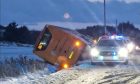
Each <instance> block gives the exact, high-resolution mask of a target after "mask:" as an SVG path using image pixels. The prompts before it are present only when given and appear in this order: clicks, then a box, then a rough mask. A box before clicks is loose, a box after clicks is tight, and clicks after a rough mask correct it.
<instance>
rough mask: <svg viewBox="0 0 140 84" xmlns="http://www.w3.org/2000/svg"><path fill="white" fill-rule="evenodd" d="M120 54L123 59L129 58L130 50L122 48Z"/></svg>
mask: <svg viewBox="0 0 140 84" xmlns="http://www.w3.org/2000/svg"><path fill="white" fill-rule="evenodd" d="M118 54H119V56H121V57H127V56H128V50H127V49H126V48H120V49H119V52H118Z"/></svg>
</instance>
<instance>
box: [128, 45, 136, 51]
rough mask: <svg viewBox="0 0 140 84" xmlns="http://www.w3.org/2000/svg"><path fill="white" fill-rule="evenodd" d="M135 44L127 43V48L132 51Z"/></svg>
mask: <svg viewBox="0 0 140 84" xmlns="http://www.w3.org/2000/svg"><path fill="white" fill-rule="evenodd" d="M134 47H135V45H134V44H133V43H128V44H127V49H128V50H129V52H131V51H132V50H133V49H134Z"/></svg>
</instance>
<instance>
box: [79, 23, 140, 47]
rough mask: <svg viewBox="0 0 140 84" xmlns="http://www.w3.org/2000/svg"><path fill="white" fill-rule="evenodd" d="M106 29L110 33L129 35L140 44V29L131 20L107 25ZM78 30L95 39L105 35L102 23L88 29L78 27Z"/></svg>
mask: <svg viewBox="0 0 140 84" xmlns="http://www.w3.org/2000/svg"><path fill="white" fill-rule="evenodd" d="M106 29H107V32H108V34H111V35H112V34H117V35H124V36H128V37H130V38H131V40H133V41H134V42H135V43H136V44H137V45H140V29H139V28H136V27H135V26H134V25H133V24H132V23H130V22H122V23H119V24H118V25H117V26H106ZM77 31H78V32H79V33H81V34H84V35H86V36H90V37H92V38H93V39H98V38H99V37H100V36H102V35H105V30H104V26H101V25H94V26H88V27H87V28H86V29H77Z"/></svg>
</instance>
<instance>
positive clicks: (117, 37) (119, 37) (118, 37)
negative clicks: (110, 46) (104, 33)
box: [110, 35, 124, 39]
mask: <svg viewBox="0 0 140 84" xmlns="http://www.w3.org/2000/svg"><path fill="white" fill-rule="evenodd" d="M110 38H111V39H124V36H121V35H119V36H118V35H112V36H111V37H110Z"/></svg>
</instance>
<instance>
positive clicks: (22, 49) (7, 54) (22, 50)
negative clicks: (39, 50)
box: [0, 43, 41, 61]
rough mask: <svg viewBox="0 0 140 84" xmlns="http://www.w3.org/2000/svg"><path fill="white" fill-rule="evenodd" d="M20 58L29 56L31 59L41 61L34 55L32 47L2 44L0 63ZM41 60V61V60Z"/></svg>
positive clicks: (0, 46) (0, 45)
mask: <svg viewBox="0 0 140 84" xmlns="http://www.w3.org/2000/svg"><path fill="white" fill-rule="evenodd" d="M20 56H27V57H28V58H31V59H40V58H39V57H38V56H36V55H34V54H33V46H32V45H20V46H19V45H16V44H2V43H0V61H3V60H5V59H9V58H11V57H13V58H17V57H20ZM40 60H41V59H40Z"/></svg>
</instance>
